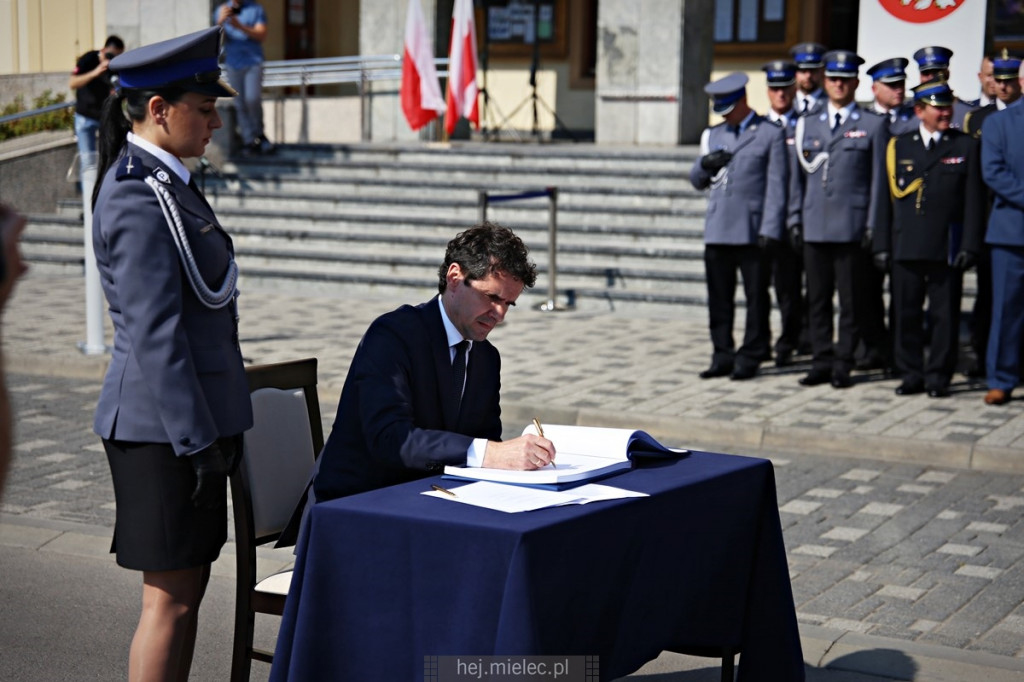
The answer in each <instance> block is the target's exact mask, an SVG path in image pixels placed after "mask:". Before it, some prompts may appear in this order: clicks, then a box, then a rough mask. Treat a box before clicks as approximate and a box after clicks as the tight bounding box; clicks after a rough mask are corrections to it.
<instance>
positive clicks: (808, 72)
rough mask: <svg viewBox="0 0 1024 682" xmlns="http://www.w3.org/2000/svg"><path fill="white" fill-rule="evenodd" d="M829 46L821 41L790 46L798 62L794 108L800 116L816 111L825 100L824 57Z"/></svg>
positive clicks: (796, 62)
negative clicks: (823, 80) (822, 84)
mask: <svg viewBox="0 0 1024 682" xmlns="http://www.w3.org/2000/svg"><path fill="white" fill-rule="evenodd" d="M826 50H828V48H827V47H825V46H824V45H821V44H819V43H800V44H799V45H794V46H793V47H792V48H790V50H789V53H790V55H791V56H792V57H793V63H794V64H796V102H795V103H794V108H795V109H796V113H797V115H799V116H803V115H805V114H809V113H811V112H813V111H815V110H816V109H817V108H818V107H819V106H823V105H824V102H825V99H826V97H825V90H824V89H822V87H821V83H822V78H824V76H825V62H824V60H823V57H824V55H825V52H826Z"/></svg>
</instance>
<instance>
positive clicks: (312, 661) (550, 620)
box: [271, 452, 804, 682]
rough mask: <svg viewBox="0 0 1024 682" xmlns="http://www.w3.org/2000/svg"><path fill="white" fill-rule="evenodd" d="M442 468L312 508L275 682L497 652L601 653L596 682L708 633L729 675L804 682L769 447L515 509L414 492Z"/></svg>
mask: <svg viewBox="0 0 1024 682" xmlns="http://www.w3.org/2000/svg"><path fill="white" fill-rule="evenodd" d="M438 480H439V479H435V478H428V479H424V480H422V481H414V482H412V483H407V484H402V485H397V486H393V487H390V488H384V489H380V490H375V491H371V492H368V493H364V494H361V495H354V496H352V497H346V498H342V499H338V500H332V501H330V502H324V503H321V504H318V505H316V506H315V507H314V508H313V509H312V511H311V514H310V517H309V519H308V521H309V526H308V532H307V533H306V534H305V536H304V541H303V543H302V544H301V545H300V546H299V547H298V549H297V558H296V565H295V575H294V578H293V580H292V586H291V590H290V592H289V595H288V600H287V604H286V607H285V613H284V617H283V619H282V622H281V629H280V633H279V636H278V642H277V650H276V652H275V655H274V663H273V668H272V671H271V680H278V681H281V680H294V681H302V682H308V681H310V680H420V679H423V670H424V657H425V656H449V655H465V656H471V655H472V656H487V655H511V654H516V655H587V656H599V657H600V666H601V679H602V680H608V679H614V678H616V677H620V676H623V675H627V674H629V673H631V672H633V671H635V670H636V669H637V668H639V667H640V666H641V665H643V664H644V663H645V662H647V661H649V660H651V659H654V658H656V657H657V656H658V655H659V654H660V653H661V652H662V651H663V650H674V649H679V648H684V647H719V646H730V647H735V648H738V649H740V651H741V655H740V662H739V679H740V680H741V681H753V680H771V681H772V682H775V681H777V680H791V681H800V680H803V679H804V667H803V655H802V652H801V649H800V639H799V633H798V631H797V623H796V613H795V609H794V606H793V596H792V589H791V587H790V582H789V572H788V567H787V564H786V556H785V548H784V546H783V541H782V530H781V526H780V524H779V513H778V504H777V501H776V494H775V478H774V473H773V470H772V466H771V463H770V462H768V461H767V460H763V459H755V458H749V457H737V456H730V455H716V454H710V453H703V452H694V453H692V454H691V455H690V456H689V457H685V458H683V459H679V460H673V461H670V462H662V463H659V464H656V465H654V466H650V467H643V468H636V469H633V470H631V471H629V472H626V473H623V474H621V475H618V476H615V477H613V478H610V479H608V480H606V481H604V482H605V483H608V484H610V485H615V486H618V487H622V488H627V489H630V490H636V491H641V492H646V493H650V495H651V496H650V497H646V498H634V499H627V500H618V501H612V502H595V503H591V504H588V505H582V506H569V507H558V508H552V509H543V510H538V511H535V512H526V513H520V514H506V513H502V512H497V511H492V510H489V509H481V508H477V507H472V506H469V505H464V504H459V503H456V502H452V501H448V500H440V499H435V498H431V497H426V496H423V495H420V494H419V493H421V492H422V491H425V490H430V485H431V483H436V482H438ZM449 484H450V482H449V481H445V482H444V484H443V485H447V486H448V487H450V488H452V489H456V488H455V487H454V486H452V485H449Z"/></svg>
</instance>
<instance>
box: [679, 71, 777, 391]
mask: <svg viewBox="0 0 1024 682" xmlns="http://www.w3.org/2000/svg"><path fill="white" fill-rule="evenodd" d="M746 82H747V77H746V76H744V75H742V74H730V75H729V76H726V77H725V78H723V79H721V80H720V81H716V82H714V83H711V84H709V85H708V86H707V87H706V88H705V90H706V91H707V92H708V94H709V95H711V96H712V97H713V98H714V108H715V112H716V113H719V114H723V115H725V114H727V113H728V112H729V111H731V110H732V107H733V106H735V104H736V103H737V102H738V101H740V98H742V97H744V96H745V87H744V86H745V84H746ZM743 101H744V103H745V99H744V100H743ZM700 150H701V154H700V157H699V158H698V159H697V162H696V163H695V164H694V165H693V168H692V169H691V171H690V181H691V183H692V184H693V186H694V187H695V188H697V189H702V190H703V189H707V190H709V192H708V209H707V218H706V220H705V227H704V243H705V247H704V264H705V273H706V277H707V287H708V312H709V327H710V332H711V342H712V346H713V349H714V350H713V355H712V364H711V368H710V369H709V370H708V371H706V372H703V373H702V374H701V376H702V378H710V377H714V376H723V375H725V374H730V373H731V374H732V375H733V378H734V379H747V378H750V377H752V376H754V374H755V373H756V370H757V367H758V365H759V364H760V363H761V362H763V361H764V360H767V359H768V358H769V357H770V356H771V351H770V344H771V327H770V323H769V315H770V306H771V301H770V298H769V295H768V281H769V273H770V264H769V262H768V260H767V258H766V257H765V254H764V251H763V249H762V247H761V246H760V244H759V241H760V240H761V238H762V237H763V238H765V239H769V240H772V241H779V240H781V239H782V236H783V224H784V220H785V207H786V203H785V202H786V181H787V176H788V170H787V167H786V143H785V134H784V132H783V131H782V129H780V128H779V127H778V126H775V125H773V124H771V123H769V122H768V121H767V120H766V119H765V118H764V117H762V116H759V115H757V114H756V113H755V112H753V111H751V112H750V114H749V115H748V116H747V117H746V118H745V119H744V120H743V121H741V122H740V123H739V125H738V126H737V127H736V128H735V129H733V127H732V126H730V125H728V124H725V123H722V124H719V125H716V126H713V127H711V128H708V129H706V130H705V131H704V133H703V134H702V135H701V143H700ZM713 154H714V155H716V156H721V155H722V154H725V155H727V157H728V159H727V163H725V164H724V165H722V166H721V167H720V168H716V167H715V166H714V165H710V164H709V163H707V162H706V161H705V160H706V159H708V158H709V157H710V158H715V156H711V155H713ZM709 166H710V167H709ZM737 270H738V271H739V272H740V273H741V275H742V278H743V291H744V295H745V299H746V306H747V313H746V326H745V331H744V335H743V343H742V345H741V346H740V347H739V349H736V347H735V343H734V341H733V336H732V331H733V319H734V315H735V300H734V299H735V292H736V272H737Z"/></svg>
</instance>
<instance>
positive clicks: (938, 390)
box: [928, 386, 949, 398]
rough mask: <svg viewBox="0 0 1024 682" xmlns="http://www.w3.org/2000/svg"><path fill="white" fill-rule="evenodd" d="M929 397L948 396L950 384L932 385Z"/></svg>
mask: <svg viewBox="0 0 1024 682" xmlns="http://www.w3.org/2000/svg"><path fill="white" fill-rule="evenodd" d="M928 397H929V398H948V397H949V387H948V386H932V387H931V388H929V389H928Z"/></svg>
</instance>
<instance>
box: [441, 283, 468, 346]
mask: <svg viewBox="0 0 1024 682" xmlns="http://www.w3.org/2000/svg"><path fill="white" fill-rule="evenodd" d="M437 307H438V308H440V309H441V324H443V325H444V333H445V336H447V337H448V350H449V352H450V354H451V357H452V359H454V358H455V344H457V343H458V342H459V341H464V340H465V339H464V338H463V337H462V334H460V333H459V330H458V329H456V328H455V325H454V324H452V321H451V320H450V319H448V313H447V312H446V311H445V309H444V301H443V300H442V298H441V294H438V295H437ZM471 350H473V342H472V341H470V342H469V347H468V348H466V357H467V358H468V357H469V351H471Z"/></svg>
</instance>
